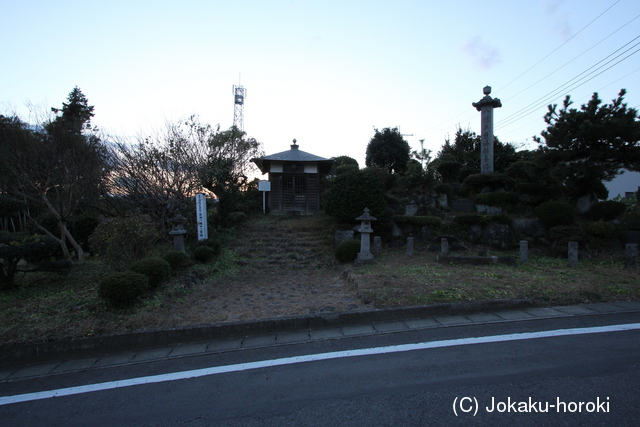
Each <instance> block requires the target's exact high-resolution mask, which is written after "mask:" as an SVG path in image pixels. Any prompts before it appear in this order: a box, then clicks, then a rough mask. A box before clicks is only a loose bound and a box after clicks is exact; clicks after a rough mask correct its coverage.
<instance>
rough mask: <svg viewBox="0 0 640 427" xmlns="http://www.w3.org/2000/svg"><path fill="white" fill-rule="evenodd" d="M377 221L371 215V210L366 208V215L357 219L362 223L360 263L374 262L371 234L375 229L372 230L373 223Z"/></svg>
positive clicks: (360, 230)
mask: <svg viewBox="0 0 640 427" xmlns="http://www.w3.org/2000/svg"><path fill="white" fill-rule="evenodd" d="M375 220H377V218H376V217H374V216H371V214H370V213H369V208H364V214H362V215H360V216H359V217H358V218H356V221H361V223H360V228H359V229H358V231H359V232H360V252H358V257H357V258H356V261H358V262H367V261H371V260H373V254H372V253H371V240H370V239H371V233H373V229H372V228H371V221H375Z"/></svg>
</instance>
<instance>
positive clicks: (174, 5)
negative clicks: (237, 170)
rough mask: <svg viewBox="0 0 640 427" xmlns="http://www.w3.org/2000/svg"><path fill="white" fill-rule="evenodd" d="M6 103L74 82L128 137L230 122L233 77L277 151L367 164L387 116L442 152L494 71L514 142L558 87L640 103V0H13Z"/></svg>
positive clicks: (0, 24) (6, 30)
mask: <svg viewBox="0 0 640 427" xmlns="http://www.w3.org/2000/svg"><path fill="white" fill-rule="evenodd" d="M0 35H1V37H2V40H3V41H4V43H3V55H2V57H3V59H2V67H0V75H1V78H0V113H2V114H5V115H6V114H13V113H17V114H18V115H20V117H21V118H22V119H23V120H29V107H28V106H27V104H29V103H31V104H33V105H35V106H36V109H37V108H40V109H41V110H46V109H48V108H50V107H60V106H61V104H62V102H64V101H65V100H66V97H67V95H68V93H69V92H70V91H71V90H72V89H73V88H74V86H78V87H80V89H81V90H82V91H83V93H84V94H85V95H86V96H87V98H88V99H89V102H90V104H91V105H94V106H95V118H94V124H96V125H98V126H99V127H100V128H101V129H103V130H104V131H106V132H107V133H109V134H111V135H118V136H121V137H128V136H135V135H139V134H150V133H154V132H156V131H158V130H160V129H162V128H163V127H164V124H165V122H166V121H177V120H178V119H180V118H184V117H187V116H189V115H191V114H198V115H199V116H200V118H201V120H202V121H203V122H206V123H210V124H213V125H216V124H220V126H221V128H222V129H227V128H228V127H230V126H231V125H232V123H233V107H234V105H233V95H232V86H233V85H234V84H236V85H237V84H239V83H241V84H242V86H244V87H245V89H246V90H247V98H246V102H245V108H244V129H245V131H246V132H247V134H248V135H249V136H250V137H254V138H256V139H257V140H259V141H260V142H262V143H263V144H264V149H265V151H266V154H273V153H276V152H280V151H284V150H287V149H288V148H289V145H290V144H291V140H292V139H294V138H295V139H297V141H298V143H299V145H300V148H301V149H302V150H304V151H307V152H310V153H313V154H316V155H319V156H323V157H335V156H339V155H348V156H351V157H354V158H355V159H356V160H358V161H359V162H360V165H361V167H363V166H364V156H365V151H366V147H367V143H368V142H369V140H370V139H371V137H372V136H373V133H374V128H379V129H382V128H384V127H396V126H399V127H400V129H401V132H402V133H403V134H412V135H413V136H407V137H406V139H407V141H408V142H409V143H410V144H411V146H412V148H413V149H418V148H419V146H420V144H419V140H420V139H424V140H425V147H426V148H429V149H431V150H433V151H434V155H435V153H437V151H438V150H439V149H440V147H441V146H442V144H443V142H444V140H445V138H446V137H447V136H448V135H449V136H451V137H453V135H454V133H455V130H456V127H457V126H461V127H462V128H470V129H471V130H473V131H475V132H479V124H480V113H478V112H477V111H476V110H475V109H474V108H473V107H472V106H471V103H472V102H477V101H478V100H480V98H482V96H483V94H482V88H483V87H484V86H485V85H490V86H492V88H493V92H492V93H491V96H493V97H497V98H500V99H501V101H502V105H503V107H502V108H500V109H497V110H496V111H495V134H496V135H497V136H498V138H499V139H500V140H501V141H502V142H513V143H515V144H516V146H518V147H528V148H532V147H534V146H535V145H534V143H533V141H532V136H533V135H539V134H540V132H541V131H542V130H543V129H544V128H545V124H544V122H543V119H542V117H543V116H544V114H545V112H546V106H547V105H548V104H549V103H561V102H562V100H563V98H564V96H565V95H566V94H570V95H571V96H572V98H573V99H574V100H575V102H576V105H579V104H582V103H585V102H587V101H588V100H589V98H590V97H591V94H592V93H593V92H598V93H599V94H600V97H601V98H602V99H603V101H605V102H610V101H611V100H612V99H613V98H615V97H616V96H617V94H618V92H619V91H620V89H621V88H626V89H627V91H628V95H627V96H626V101H627V103H628V105H629V106H630V107H635V108H638V107H640V55H639V54H638V51H639V49H640V47H639V43H640V1H638V0H618V1H616V0H599V1H595V0H484V1H477V0H473V1H472V0H469V1H467V0H464V1H447V2H442V1H427V0H423V1H418V0H413V1H409V0H394V1H390V0H387V1H375V0H367V1H359V0H342V1H332V0H322V1H297V0H283V1H279V0H263V1H245V0H234V1H189V0H185V1H180V2H178V1H161V0H153V1H138V0H126V1H118V0H111V1H91V0H83V1H68V0H60V1H55V2H53V1H33V0H22V1H7V0H3V1H2V13H0Z"/></svg>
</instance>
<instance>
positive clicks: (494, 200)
mask: <svg viewBox="0 0 640 427" xmlns="http://www.w3.org/2000/svg"><path fill="white" fill-rule="evenodd" d="M476 203H477V204H479V205H486V206H496V207H500V208H504V209H511V208H513V206H514V205H515V204H516V203H518V195H517V194H516V193H511V192H507V191H498V192H495V193H481V194H478V195H476Z"/></svg>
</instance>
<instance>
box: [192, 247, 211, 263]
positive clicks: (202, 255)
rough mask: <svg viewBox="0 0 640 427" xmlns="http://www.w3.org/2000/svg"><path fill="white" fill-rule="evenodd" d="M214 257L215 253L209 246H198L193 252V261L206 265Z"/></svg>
mask: <svg viewBox="0 0 640 427" xmlns="http://www.w3.org/2000/svg"><path fill="white" fill-rule="evenodd" d="M215 256H216V251H215V249H213V248H212V247H211V246H198V247H197V248H195V249H194V251H193V259H195V260H196V261H198V262H201V263H207V262H209V261H211V260H212V259H213V258H215Z"/></svg>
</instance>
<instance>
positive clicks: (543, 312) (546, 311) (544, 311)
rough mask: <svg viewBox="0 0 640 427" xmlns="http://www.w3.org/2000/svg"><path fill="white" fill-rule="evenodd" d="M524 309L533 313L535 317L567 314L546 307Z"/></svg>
mask: <svg viewBox="0 0 640 427" xmlns="http://www.w3.org/2000/svg"><path fill="white" fill-rule="evenodd" d="M524 311H525V312H526V313H529V314H533V315H534V316H536V317H557V316H567V314H566V313H563V312H562V311H560V310H556V309H555V308H548V307H538V308H527V309H526V310H524Z"/></svg>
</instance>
